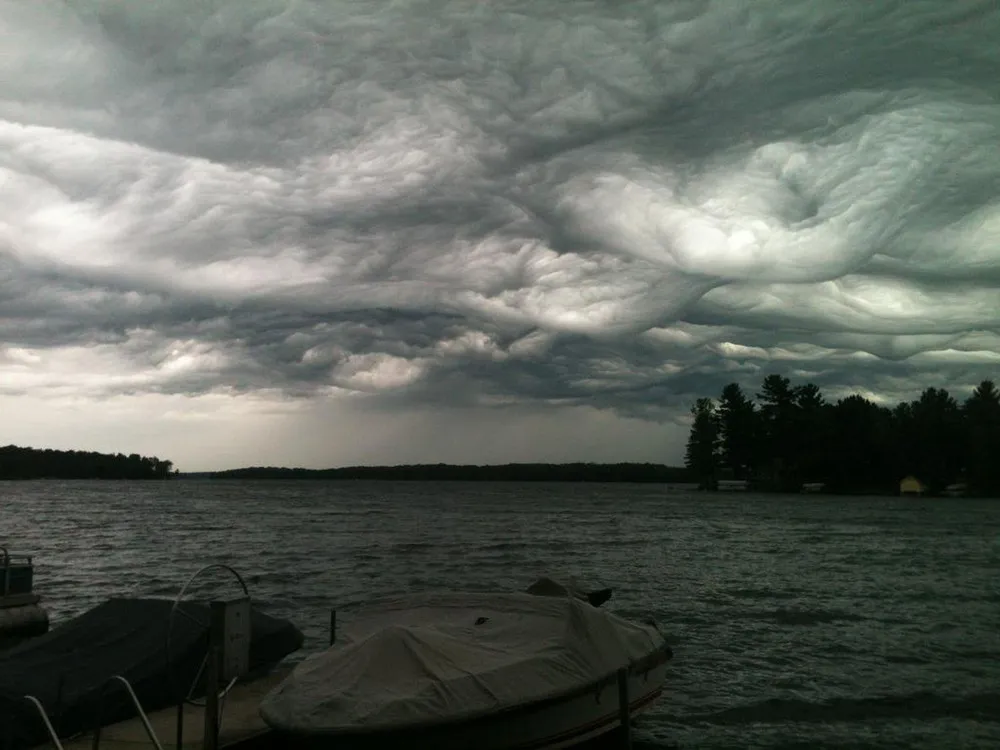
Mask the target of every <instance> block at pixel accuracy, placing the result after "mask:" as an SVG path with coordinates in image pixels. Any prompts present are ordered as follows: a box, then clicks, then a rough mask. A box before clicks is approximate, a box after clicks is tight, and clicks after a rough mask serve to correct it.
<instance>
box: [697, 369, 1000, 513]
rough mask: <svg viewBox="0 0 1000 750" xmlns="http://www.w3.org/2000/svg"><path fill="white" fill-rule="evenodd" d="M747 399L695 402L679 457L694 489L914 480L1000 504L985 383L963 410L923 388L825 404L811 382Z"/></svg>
mask: <svg viewBox="0 0 1000 750" xmlns="http://www.w3.org/2000/svg"><path fill="white" fill-rule="evenodd" d="M755 398H756V400H754V399H753V398H751V397H749V396H748V395H747V394H746V393H745V392H744V391H743V389H742V388H741V387H740V385H739V384H738V383H730V384H729V385H727V386H726V387H725V388H723V389H722V393H721V394H720V396H719V398H718V399H711V398H700V399H698V400H697V401H696V402H695V404H694V406H693V407H692V409H691V414H692V416H693V417H694V421H693V424H692V425H691V432H690V434H689V436H688V441H687V452H686V454H685V464H686V466H687V467H688V469H689V470H690V471H691V473H692V475H693V481H697V482H699V484H700V485H701V486H703V487H705V488H714V487H715V486H716V485H717V483H718V481H719V480H722V479H735V480H745V481H747V482H748V483H749V484H750V486H753V487H754V488H758V489H762V490H768V491H776V492H788V491H799V490H800V489H801V488H802V485H803V484H805V483H822V484H824V485H826V489H827V490H829V491H832V492H847V493H869V492H870V493H893V494H894V493H895V492H897V491H898V489H899V482H900V480H901V479H902V478H903V477H906V476H913V477H915V478H916V479H918V480H919V481H920V482H921V483H922V484H923V485H924V486H926V487H927V489H928V491H929V492H931V493H939V492H942V491H943V490H944V489H945V488H947V487H949V486H951V485H955V484H964V485H965V486H966V487H967V491H968V493H969V494H975V495H980V496H988V497H1000V392H998V390H997V388H996V386H995V385H994V384H993V382H992V381H989V380H985V381H983V382H982V383H981V384H980V385H979V386H978V387H977V388H976V389H975V391H974V392H973V393H972V395H971V396H969V398H967V399H966V400H965V401H964V402H962V403H959V401H958V400H957V399H955V397H953V396H952V395H951V394H950V393H948V391H947V390H946V389H944V388H927V389H926V390H924V391H923V392H922V393H921V394H920V397H919V398H917V399H916V400H914V401H909V402H902V403H899V404H897V405H896V406H894V407H888V406H883V405H880V404H876V403H873V402H872V401H870V400H868V399H867V398H864V397H863V396H861V395H857V394H855V395H852V396H848V397H846V398H841V399H839V400H837V401H836V402H834V403H831V402H828V401H827V400H826V399H825V398H824V396H823V394H822V392H821V391H820V389H819V387H817V386H816V385H814V384H812V383H805V384H802V385H793V384H792V383H791V381H790V380H789V379H788V378H785V377H782V376H780V375H768V376H767V377H765V378H764V381H763V383H762V385H761V389H760V391H759V392H757V393H756V394H755Z"/></svg>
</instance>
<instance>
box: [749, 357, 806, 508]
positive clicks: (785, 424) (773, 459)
mask: <svg viewBox="0 0 1000 750" xmlns="http://www.w3.org/2000/svg"><path fill="white" fill-rule="evenodd" d="M757 400H758V401H759V403H760V426H761V439H762V444H763V448H764V451H765V455H766V457H767V458H766V460H765V461H764V462H763V469H764V472H765V474H766V477H767V480H768V483H769V484H770V485H771V486H772V487H773V488H774V489H778V490H787V489H793V488H795V487H797V486H798V485H799V484H801V481H800V480H799V467H798V466H797V459H798V457H799V447H800V446H799V442H798V434H797V432H798V430H797V428H798V427H799V424H798V404H797V403H796V393H795V390H794V389H793V388H792V384H791V381H789V379H788V378H786V377H783V376H781V375H768V376H767V377H765V378H764V382H763V384H762V385H761V390H760V393H758V394H757Z"/></svg>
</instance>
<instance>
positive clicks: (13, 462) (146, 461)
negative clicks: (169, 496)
mask: <svg viewBox="0 0 1000 750" xmlns="http://www.w3.org/2000/svg"><path fill="white" fill-rule="evenodd" d="M172 472H173V462H172V461H161V460H160V459H159V458H156V457H155V456H154V457H152V458H150V457H147V456H140V455H139V454H137V453H132V454H131V455H128V456H126V455H124V454H122V453H116V454H110V453H93V452H89V451H57V450H51V449H44V450H42V449H37V448H21V447H18V446H16V445H7V446H4V447H2V448H0V479H167V478H169V477H171V476H172Z"/></svg>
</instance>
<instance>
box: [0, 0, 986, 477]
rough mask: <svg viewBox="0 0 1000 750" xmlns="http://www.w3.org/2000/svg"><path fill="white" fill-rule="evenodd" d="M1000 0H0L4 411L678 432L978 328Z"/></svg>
mask: <svg viewBox="0 0 1000 750" xmlns="http://www.w3.org/2000/svg"><path fill="white" fill-rule="evenodd" d="M998 40H1000V4H998V3H997V2H996V0H948V1H947V2H943V1H942V0H898V1H893V0H881V1H873V0H837V1H836V2H834V1H830V2H821V1H819V0H817V1H816V2H789V1H788V0H754V1H753V2H744V1H740V0H717V1H713V0H649V1H648V2H620V1H618V2H611V1H610V0H608V1H605V2H600V1H597V0H594V1H591V2H583V1H576V0H558V2H556V1H554V0H549V1H543V0H523V1H515V0H491V1H490V2H479V1H478V0H456V1H454V2H445V1H442V0H397V1H395V2H386V0H351V1H350V2H338V1H337V0H228V1H226V0H164V1H163V2H150V0H103V1H101V0H90V1H89V2H87V1H84V0H66V1H65V2H57V1H56V0H31V1H30V2H26V1H25V0H0V46H2V50H3V52H2V54H0V415H2V416H0V444H5V443H17V444H22V445H35V446H38V447H56V448H81V449H91V450H101V451H125V452H130V451H138V452H140V453H146V454H156V455H158V456H160V457H161V458H170V459H172V460H174V461H175V462H176V463H177V464H178V466H179V467H180V468H181V469H183V470H203V469H211V468H229V467H235V466H243V465H250V464H284V465H301V466H314V467H316V466H336V465H346V464H358V463H400V462H431V461H434V462H436V461H446V462H474V463H494V462H506V461H534V460H538V461H568V460H577V459H579V460H598V461H604V460H607V461H619V460H637V461H647V460H648V461H667V462H672V463H674V462H680V459H681V453H682V447H683V441H684V438H685V436H686V431H687V426H686V424H685V422H684V417H685V416H686V412H687V409H688V408H689V406H690V404H691V402H692V400H693V399H694V398H696V397H698V396H703V395H711V396H714V395H716V394H717V393H718V391H719V390H720V389H721V387H722V386H723V385H724V384H725V383H727V382H730V381H733V380H736V381H739V382H741V383H743V384H744V385H745V386H746V387H747V388H748V390H751V391H752V390H755V389H756V388H757V386H758V384H759V382H760V380H761V378H762V377H763V375H764V374H767V373H771V372H777V373H781V374H785V375H788V376H790V377H792V378H793V379H795V380H799V381H804V380H806V379H808V380H812V381H814V382H816V383H818V384H819V385H821V386H822V387H823V389H824V391H825V392H826V393H827V394H828V395H830V396H833V397H836V396H839V395H844V394H845V393H847V392H854V391H860V392H862V393H864V394H866V395H869V396H871V397H874V398H880V399H885V400H888V401H896V400H898V399H901V398H912V397H915V396H916V395H917V394H918V393H919V391H920V389H921V388H923V387H925V386H926V385H944V386H946V387H948V388H950V389H951V390H952V391H953V392H955V393H956V394H957V395H959V396H962V395H964V393H965V392H966V390H967V389H968V388H969V387H970V386H972V385H973V384H975V383H976V382H978V381H979V380H981V379H982V378H984V377H989V376H994V377H995V376H996V375H997V372H998V366H997V363H998V362H1000V147H998V144H1000V98H998V97H1000V74H998V72H997V71H998V70H1000V43H998Z"/></svg>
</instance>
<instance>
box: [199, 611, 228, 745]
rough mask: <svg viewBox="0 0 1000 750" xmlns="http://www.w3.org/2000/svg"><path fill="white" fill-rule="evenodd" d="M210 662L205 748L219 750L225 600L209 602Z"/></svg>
mask: <svg viewBox="0 0 1000 750" xmlns="http://www.w3.org/2000/svg"><path fill="white" fill-rule="evenodd" d="M209 608H210V609H209V625H208V663H207V664H206V665H205V667H206V669H205V732H204V734H203V735H202V744H201V746H202V748H203V750H217V748H218V746H219V683H220V682H221V679H220V678H221V675H220V674H219V671H220V669H221V668H222V664H221V661H222V659H221V651H222V644H223V642H224V641H223V639H224V638H225V628H226V605H225V603H224V602H210V603H209Z"/></svg>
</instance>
